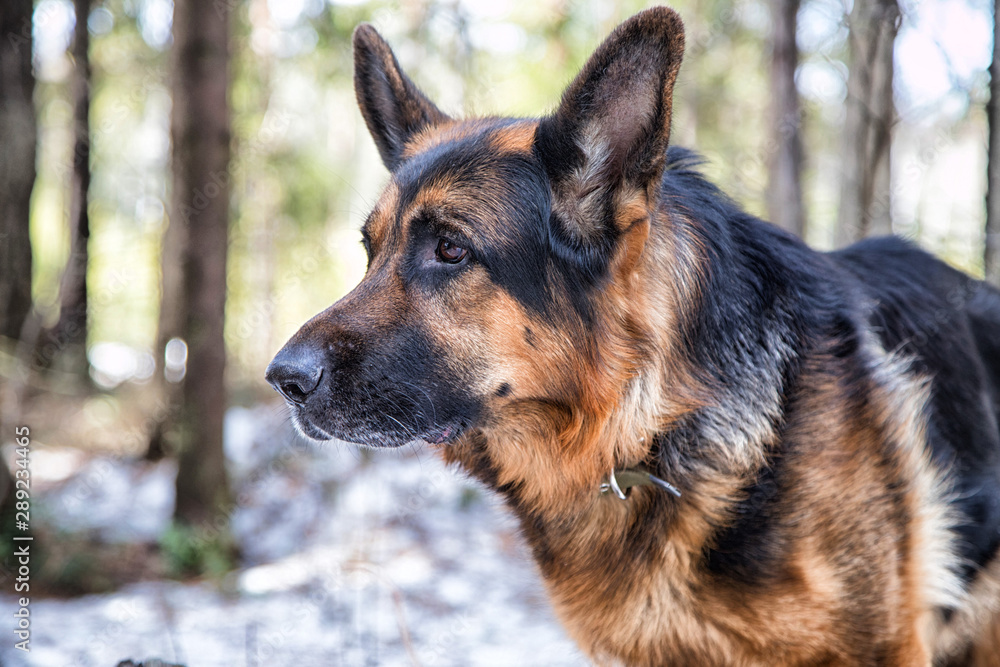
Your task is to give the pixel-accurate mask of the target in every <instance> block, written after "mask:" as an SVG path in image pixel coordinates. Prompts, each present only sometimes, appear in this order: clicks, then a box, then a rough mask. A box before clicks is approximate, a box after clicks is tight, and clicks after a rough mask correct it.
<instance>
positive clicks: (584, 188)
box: [536, 7, 684, 254]
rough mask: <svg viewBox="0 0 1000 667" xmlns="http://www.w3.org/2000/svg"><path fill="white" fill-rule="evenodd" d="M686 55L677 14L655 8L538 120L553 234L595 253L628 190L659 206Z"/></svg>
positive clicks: (614, 39)
mask: <svg viewBox="0 0 1000 667" xmlns="http://www.w3.org/2000/svg"><path fill="white" fill-rule="evenodd" d="M683 55H684V26H683V23H682V22H681V19H680V17H679V16H678V15H677V13H676V12H674V11H673V10H671V9H668V8H666V7H654V8H652V9H647V10H645V11H643V12H641V13H639V14H636V15H635V16H633V17H632V18H630V19H629V20H627V21H625V22H624V23H622V24H621V25H620V26H618V28H616V29H615V31H614V32H612V33H611V35H610V36H609V37H608V38H607V39H606V40H605V41H604V43H603V44H601V46H600V47H598V49H597V51H595V52H594V54H593V55H592V56H591V57H590V60H589V61H588V62H587V64H586V65H585V66H584V67H583V69H582V70H581V71H580V74H578V75H577V77H576V79H574V81H573V82H572V83H571V84H570V85H569V87H568V88H567V89H566V91H565V92H564V93H563V97H562V101H561V103H560V105H559V108H558V109H557V110H556V112H555V113H554V114H553V115H552V116H549V117H547V118H545V119H543V120H542V121H541V124H540V125H539V128H538V134H537V138H536V142H537V148H538V150H539V153H540V155H541V157H542V160H543V161H544V163H545V167H546V171H547V172H548V174H549V178H550V180H551V182H552V188H553V195H554V197H555V201H554V202H553V204H554V207H553V208H554V213H555V215H556V218H557V219H558V220H557V222H558V225H557V227H558V228H557V229H556V230H555V231H556V232H557V235H565V238H563V239H562V241H564V242H565V243H567V244H568V245H569V246H570V247H573V246H576V247H577V248H578V249H581V250H585V251H588V252H591V253H593V252H595V249H594V248H588V246H590V245H591V242H598V244H600V243H599V242H600V241H601V239H602V238H603V239H607V236H606V235H607V234H608V233H613V232H614V230H613V229H609V225H612V224H613V217H614V211H615V209H616V206H617V202H618V201H619V199H618V195H619V193H621V192H622V191H623V190H624V189H627V188H631V189H634V190H635V191H637V192H642V193H643V194H647V195H648V197H649V199H650V204H653V203H654V201H655V199H656V193H657V192H658V189H659V181H660V178H661V177H662V175H663V168H664V164H665V161H666V150H667V144H668V141H669V139H670V110H671V98H672V95H673V88H674V82H675V81H676V79H677V72H678V70H679V69H680V65H681V59H682V58H683ZM609 218H612V219H609ZM618 231H623V230H618ZM604 245H606V246H609V245H610V244H609V243H605V244H604ZM607 249H608V250H610V247H608V248H607ZM597 252H598V254H601V253H600V251H597Z"/></svg>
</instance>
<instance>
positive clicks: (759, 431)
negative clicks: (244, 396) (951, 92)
mask: <svg viewBox="0 0 1000 667" xmlns="http://www.w3.org/2000/svg"><path fill="white" fill-rule="evenodd" d="M683 51H684V33H683V26H682V23H681V20H680V19H679V17H678V16H677V14H675V13H674V12H673V11H672V10H670V9H666V8H654V9H649V10H646V11H644V12H642V13H640V14H638V15H636V16H634V17H633V18H631V19H629V20H628V21H626V22H625V23H623V24H622V25H621V26H619V27H618V28H617V29H616V30H615V31H614V32H613V33H612V34H611V35H610V37H608V39H607V40H606V41H605V42H604V43H603V44H602V45H601V46H600V47H599V48H598V49H597V51H596V52H595V53H594V54H593V56H592V57H591V58H590V60H589V62H587V64H586V66H585V67H584V68H583V70H582V71H581V72H580V74H579V75H578V76H577V77H576V79H575V80H574V81H573V82H572V83H571V84H570V85H569V87H568V88H567V89H566V91H565V93H564V94H563V96H562V100H561V102H560V104H559V106H558V108H557V109H556V111H555V112H554V113H553V114H552V115H549V116H545V117H543V118H540V119H512V118H499V117H487V118H475V119H470V120H456V119H453V118H451V117H449V116H447V115H445V114H444V113H442V112H441V111H440V110H439V109H438V108H437V107H436V106H435V105H434V104H433V103H432V102H430V101H429V100H428V98H427V97H426V96H424V95H423V94H422V93H421V92H420V91H419V90H418V89H417V88H416V87H415V85H414V84H413V82H412V81H411V80H410V79H409V78H408V77H407V76H406V74H404V73H403V72H402V71H401V70H400V67H399V64H398V62H397V61H396V58H395V57H394V55H393V53H392V51H391V50H390V48H389V46H388V45H387V44H386V42H385V41H384V40H383V39H382V38H381V37H380V36H379V35H378V33H376V31H375V30H374V29H373V28H371V27H370V26H367V25H362V26H360V27H359V28H357V30H356V31H355V33H354V57H355V87H356V92H357V98H358V102H359V104H360V106H361V112H362V115H363V116H364V119H365V122H366V123H367V125H368V128H369V130H370V131H371V133H372V136H373V137H374V139H375V143H376V145H377V146H378V150H379V152H380V154H381V157H382V160H383V161H384V162H385V165H386V167H388V169H389V171H390V172H391V178H390V180H389V183H388V185H387V186H386V188H385V191H384V193H383V194H382V195H381V198H380V199H379V200H378V202H377V203H376V205H375V207H374V210H373V211H372V212H371V214H370V215H369V216H368V219H367V220H366V222H365V223H364V227H363V229H362V235H363V238H364V245H365V249H366V250H367V253H368V260H369V263H368V269H367V273H366V274H365V276H364V278H363V280H362V281H361V283H360V284H359V285H358V286H357V287H356V288H355V289H354V290H353V291H352V292H350V294H348V295H347V296H345V297H344V298H343V299H341V300H340V301H338V302H337V303H335V304H334V305H333V306H331V307H330V308H328V309H327V310H325V311H323V312H321V313H320V314H319V315H316V316H315V317H314V318H313V319H311V320H310V321H309V322H307V323H306V324H305V325H304V326H303V327H302V328H301V329H300V330H299V331H298V332H297V333H296V334H295V335H294V336H293V337H292V338H291V340H290V341H289V342H288V343H287V344H286V345H285V347H284V348H283V349H282V350H281V351H280V352H279V353H278V354H277V356H276V357H275V358H274V360H273V361H272V362H271V364H270V366H269V367H268V370H267V379H268V380H269V381H270V382H271V384H273V385H274V387H275V388H276V389H277V390H278V391H279V392H281V394H282V395H283V396H284V397H285V399H287V402H288V404H289V405H290V406H291V410H292V412H293V413H294V418H295V420H296V423H297V425H298V427H299V428H300V429H301V431H302V432H303V433H304V434H305V435H307V436H309V437H311V438H315V439H318V440H327V439H331V438H339V439H342V440H346V441H350V442H354V443H360V444H362V445H367V446H371V447H398V446H401V445H404V444H407V443H412V442H425V443H429V444H430V445H431V446H432V447H434V448H435V449H437V450H438V451H439V452H440V453H441V455H442V456H443V457H444V459H445V460H446V461H448V462H454V463H456V464H458V465H459V466H461V467H462V468H464V469H465V470H466V471H468V472H469V473H470V474H472V475H473V476H475V477H476V478H478V479H479V480H481V481H482V482H483V483H485V484H486V485H487V486H489V487H491V488H492V489H495V490H496V491H497V492H498V493H499V494H500V495H501V496H502V497H503V498H504V499H505V501H506V502H507V504H509V506H510V507H511V508H512V510H513V512H514V513H515V514H516V516H517V517H518V518H519V520H520V523H521V526H522V529H523V533H524V536H525V538H526V540H527V542H528V543H529V544H530V546H531V548H532V550H533V554H534V557H535V560H536V561H537V563H538V567H539V569H540V572H541V575H542V577H543V579H544V581H545V585H546V587H547V589H548V593H549V596H550V598H551V600H552V604H553V606H554V608H555V610H556V613H557V614H558V615H559V617H560V619H561V620H562V622H563V623H564V625H565V626H566V628H567V629H568V631H569V633H570V634H571V635H572V637H573V638H574V639H575V640H576V641H577V642H578V643H579V644H580V646H581V647H582V648H583V650H585V651H586V652H587V654H589V655H590V656H591V658H592V659H593V660H595V661H596V662H598V663H601V664H627V665H650V666H653V665H656V666H662V665H682V666H683V665H695V666H701V665H766V666H768V667H770V666H774V665H907V666H910V665H932V664H933V665H980V666H983V667H985V666H986V665H992V666H994V667H995V666H996V665H1000V558H998V557H997V551H998V545H1000V433H998V413H1000V292H997V291H994V290H993V289H991V288H990V287H988V286H987V285H985V284H984V283H982V282H979V281H976V280H974V279H972V278H969V277H967V276H965V275H963V274H962V273H959V272H958V271H955V270H953V269H951V268H949V267H948V266H946V265H945V264H943V263H942V262H940V261H937V260H936V259H934V258H932V257H931V256H929V255H927V254H925V253H924V252H922V251H920V250H918V249H917V248H915V247H913V246H912V245H910V244H909V243H907V242H905V241H902V240H899V239H894V238H884V239H875V240H868V241H863V242H861V243H858V244H857V245H853V246H851V247H849V248H846V249H844V250H840V251H838V252H833V253H820V252H816V251H813V250H811V249H809V248H808V247H806V246H805V245H804V244H803V243H802V242H801V241H800V240H799V239H797V238H794V237H793V236H791V235H789V234H787V233H785V232H783V231H781V230H779V229H777V228H775V227H773V226H771V225H769V224H767V223H765V222H762V221H760V220H758V219H756V218H754V217H752V216H750V215H748V214H746V213H744V212H742V211H741V210H740V209H739V208H737V207H736V206H735V205H734V204H733V203H732V202H731V201H730V200H729V199H727V198H726V196H725V195H723V194H722V193H720V192H719V190H717V189H716V188H715V187H714V186H713V185H711V184H710V183H708V182H707V181H705V180H704V179H703V178H702V176H701V175H700V174H699V173H698V171H697V168H696V166H697V165H696V162H697V161H696V159H695V158H694V157H693V155H692V153H690V152H687V151H685V150H682V149H677V148H668V139H669V132H670V118H671V96H672V88H673V85H674V81H675V78H676V76H677V71H678V68H679V67H680V64H681V57H682V55H683Z"/></svg>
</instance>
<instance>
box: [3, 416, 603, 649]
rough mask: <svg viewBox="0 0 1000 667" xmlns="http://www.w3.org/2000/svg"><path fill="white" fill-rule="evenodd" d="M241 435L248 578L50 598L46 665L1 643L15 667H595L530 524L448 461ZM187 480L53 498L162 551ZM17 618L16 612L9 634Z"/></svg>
mask: <svg viewBox="0 0 1000 667" xmlns="http://www.w3.org/2000/svg"><path fill="white" fill-rule="evenodd" d="M237 410H239V409H237ZM226 426H227V443H226V451H227V454H228V455H229V457H230V460H229V463H230V467H231V470H232V471H233V480H232V482H233V489H234V495H235V497H236V508H235V510H234V512H233V514H232V526H233V531H234V534H235V535H236V537H237V540H238V542H239V544H240V547H241V550H242V551H243V553H244V554H245V555H246V556H247V557H248V558H247V562H248V564H247V565H246V566H245V567H244V568H243V569H242V570H240V571H238V572H236V573H233V575H232V576H231V577H230V578H229V579H227V580H226V582H224V583H223V584H222V585H221V586H220V587H214V586H211V585H208V584H204V583H178V582H145V583H141V584H135V585H131V586H128V587H125V588H123V589H121V590H119V591H117V592H114V593H111V594H108V595H91V596H86V597H80V598H75V599H68V600H58V599H33V600H32V602H31V614H32V626H31V627H32V651H31V653H30V654H23V653H22V652H20V651H16V650H14V649H13V647H12V644H13V643H12V642H0V664H3V665H25V667H34V666H38V667H43V666H44V667H49V666H52V665H58V666H61V665H79V666H80V667H87V666H90V665H94V666H95V667H96V666H98V665H100V666H102V667H103V666H106V665H114V664H117V662H118V661H119V660H122V659H125V658H134V659H137V660H138V659H144V658H149V657H159V658H163V659H166V660H171V661H176V662H179V663H182V664H187V665H189V667H213V666H215V665H219V666H220V667H222V666H224V667H231V666H232V665H244V664H250V665H252V664H259V665H295V666H296V667H310V666H313V665H315V666H316V667H321V666H322V667H327V666H329V665H351V666H354V665H414V664H419V665H422V666H423V667H431V666H434V665H442V666H450V665H456V666H457V665H462V666H483V667H486V666H492V665H505V666H506V665H545V666H551V667H562V666H569V665H581V664H587V663H586V660H585V659H584V658H583V657H582V655H581V654H580V653H579V652H578V650H577V649H576V648H575V646H574V645H573V643H572V642H571V641H570V640H569V639H568V638H567V637H566V635H565V634H564V632H563V630H562V629H561V628H560V626H559V625H558V623H557V622H556V621H555V619H554V617H553V615H552V611H551V608H550V607H549V605H548V602H547V601H546V599H545V594H544V591H543V588H542V584H541V581H540V578H539V576H538V573H537V571H536V569H535V566H534V564H533V562H532V561H531V558H530V555H529V554H528V550H527V548H526V546H525V545H524V543H523V541H522V540H521V539H520V537H519V536H518V532H517V526H516V522H515V520H514V519H513V518H512V517H511V515H510V514H509V513H508V512H507V511H506V510H505V509H504V508H503V507H502V506H501V504H500V503H499V501H498V500H496V499H495V498H494V497H492V496H491V495H490V494H489V493H487V492H485V491H483V490H482V489H480V488H479V487H477V486H476V485H475V484H474V483H472V482H470V481H469V480H468V479H466V478H465V477H464V476H462V475H461V474H458V473H456V472H455V471H453V470H451V469H449V468H447V467H445V466H444V464H443V463H441V462H440V461H439V460H438V459H437V458H436V457H435V456H434V455H433V454H432V453H431V452H429V451H427V450H418V449H405V450H403V451H396V452H375V453H371V454H368V455H363V454H361V453H360V452H359V451H358V450H357V449H355V448H352V447H350V446H348V445H344V444H342V443H326V444H323V445H316V444H313V443H305V442H304V441H302V440H301V439H300V438H299V437H298V436H297V435H295V434H294V432H293V430H292V428H291V426H290V425H289V424H288V422H287V420H286V419H284V417H283V416H281V415H280V414H277V413H275V412H274V411H273V410H270V409H269V408H266V407H265V408H261V409H259V410H245V411H235V412H231V413H230V415H229V416H228V417H227V423H226ZM175 474H176V473H175V468H174V467H172V466H171V465H170V464H168V463H159V464H155V465H154V464H149V463H141V462H128V461H124V460H115V459H107V458H96V459H93V460H91V461H90V462H88V463H87V464H86V465H85V466H84V469H83V470H82V471H81V473H79V475H77V476H76V477H73V478H70V479H69V480H67V481H65V482H63V483H61V485H60V486H59V487H58V489H56V490H55V492H54V493H50V494H48V495H47V499H46V505H47V507H49V511H48V513H47V517H48V519H47V520H51V521H57V522H61V525H64V526H65V527H67V528H69V527H71V526H73V525H77V526H86V527H90V528H91V529H95V530H98V531H99V532H101V534H102V535H108V536H113V535H115V534H116V532H115V524H116V523H117V524H119V525H120V526H121V528H120V530H121V531H122V532H123V533H125V534H130V535H132V536H135V535H139V534H141V535H143V536H144V537H145V538H148V539H153V538H154V537H155V535H154V532H155V531H153V527H154V526H160V527H163V526H165V525H166V522H167V521H169V516H170V509H171V506H172V500H173V495H172V494H173V476H174V475H175ZM95 482H99V483H95ZM143 512H150V513H152V514H153V515H155V517H154V518H152V519H144V518H142V517H140V516H138V515H140V514H142V513H143ZM14 605H15V600H14V599H13V598H12V597H10V596H0V617H7V618H10V617H9V613H10V610H12V609H13V608H14Z"/></svg>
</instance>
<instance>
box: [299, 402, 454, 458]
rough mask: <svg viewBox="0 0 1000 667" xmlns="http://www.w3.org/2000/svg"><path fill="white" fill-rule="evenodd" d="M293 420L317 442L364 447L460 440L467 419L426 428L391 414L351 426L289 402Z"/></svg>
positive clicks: (432, 443) (443, 442) (441, 442)
mask: <svg viewBox="0 0 1000 667" xmlns="http://www.w3.org/2000/svg"><path fill="white" fill-rule="evenodd" d="M289 407H290V408H291V410H292V421H293V423H294V424H295V427H296V428H297V429H298V431H299V432H300V433H301V434H302V435H304V436H305V437H307V438H309V439H310V440H316V441H321V442H325V441H329V440H341V441H343V442H348V443H351V444H355V445H360V446H362V447H370V448H373V449H374V448H383V449H384V448H398V447H403V446H405V445H410V444H420V443H426V444H430V445H448V444H451V443H452V442H454V441H456V440H458V438H459V437H460V436H461V435H462V434H463V433H464V432H465V431H466V429H467V428H468V424H466V423H465V422H464V420H452V421H449V422H448V423H445V424H431V425H428V426H427V427H425V428H420V429H417V428H413V427H409V426H407V425H405V424H403V423H402V422H400V421H398V420H396V419H394V418H393V417H391V416H388V415H386V416H384V417H383V418H382V419H378V418H370V419H365V420H363V421H364V422H365V423H364V424H363V425H362V424H358V425H353V426H352V425H349V424H348V423H347V422H346V421H344V422H339V421H334V420H331V419H329V418H327V417H326V416H325V415H324V416H320V417H317V416H314V415H310V414H308V413H307V411H306V410H303V409H302V408H301V406H297V405H294V404H289Z"/></svg>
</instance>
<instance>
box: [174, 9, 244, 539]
mask: <svg viewBox="0 0 1000 667" xmlns="http://www.w3.org/2000/svg"><path fill="white" fill-rule="evenodd" d="M229 16H230V12H228V11H219V10H218V7H217V6H216V5H214V4H213V3H210V2H202V1H201V0H176V1H175V4H174V26H173V29H174V46H173V58H174V60H173V70H174V81H173V111H172V120H171V137H172V140H173V195H172V208H171V220H170V224H171V226H173V225H178V226H179V227H180V228H181V229H180V231H181V234H180V235H181V236H182V237H183V238H184V243H183V245H182V249H181V283H182V288H181V295H182V300H181V304H180V305H181V308H180V317H179V320H180V326H181V337H182V338H183V339H184V341H185V342H186V344H187V370H186V374H185V376H184V379H183V380H182V381H181V385H180V389H181V390H180V392H179V395H180V404H179V406H178V411H177V413H176V421H175V423H174V425H173V426H174V428H175V429H176V434H177V444H178V446H179V452H178V454H179V465H178V471H177V504H176V507H175V511H174V516H175V517H176V518H177V519H178V521H180V522H182V523H185V524H189V525H192V526H207V525H208V524H214V522H215V521H216V519H218V518H219V517H220V516H223V515H224V514H225V512H226V510H227V509H228V497H229V492H228V484H227V481H226V469H225V460H224V455H223V450H222V423H223V417H224V415H225V409H226V391H225V384H224V379H223V374H224V370H225V362H226V356H225V354H226V352H225V341H224V340H223V318H224V312H225V304H226V251H227V245H228V226H229V181H230V174H229V150H230V149H229V142H230V127H229V104H228V100H227V93H228V88H229V71H228V67H229ZM168 259H169V258H164V261H167V260H168Z"/></svg>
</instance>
